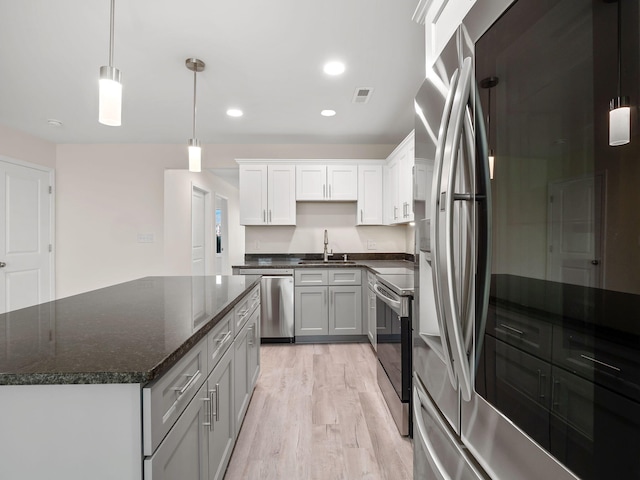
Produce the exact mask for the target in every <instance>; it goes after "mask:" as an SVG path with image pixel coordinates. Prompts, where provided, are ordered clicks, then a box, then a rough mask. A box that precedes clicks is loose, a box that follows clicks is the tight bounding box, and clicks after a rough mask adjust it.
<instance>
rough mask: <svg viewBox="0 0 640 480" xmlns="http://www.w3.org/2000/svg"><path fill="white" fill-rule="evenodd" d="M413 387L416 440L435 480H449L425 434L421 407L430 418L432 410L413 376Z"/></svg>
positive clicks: (425, 428) (425, 429)
mask: <svg viewBox="0 0 640 480" xmlns="http://www.w3.org/2000/svg"><path fill="white" fill-rule="evenodd" d="M413 385H414V386H413V405H414V407H413V408H415V416H414V418H415V425H416V427H417V429H418V439H416V440H417V441H420V442H422V443H423V444H424V446H425V448H426V450H427V454H428V457H427V461H428V462H429V463H430V464H431V466H432V467H433V472H434V473H435V474H436V475H437V477H438V478H436V479H435V480H451V477H450V476H449V475H447V472H446V470H445V468H444V466H443V465H442V462H441V461H440V458H438V455H437V453H436V451H435V448H434V446H433V444H432V443H431V439H430V437H429V435H428V434H427V427H426V425H425V424H424V420H423V418H422V407H424V408H425V409H426V410H427V411H428V412H429V414H430V415H432V416H433V414H434V410H433V408H432V407H431V405H430V402H429V400H428V399H427V398H426V395H425V394H424V393H422V392H421V391H420V389H421V387H420V385H419V383H418V379H417V378H416V377H415V374H414V378H413ZM434 418H438V417H434ZM414 448H415V447H414Z"/></svg>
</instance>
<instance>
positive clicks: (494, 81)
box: [480, 77, 500, 180]
mask: <svg viewBox="0 0 640 480" xmlns="http://www.w3.org/2000/svg"><path fill="white" fill-rule="evenodd" d="M499 82H500V79H499V78H498V77H487V78H483V79H482V80H480V87H482V88H485V89H486V90H487V92H488V96H489V99H488V106H487V136H488V137H489V138H488V139H487V142H488V143H489V159H488V160H489V178H490V179H491V180H493V166H494V164H495V162H496V154H495V152H494V151H493V148H491V145H492V143H491V89H492V88H493V87H495V86H496V85H498V83H499Z"/></svg>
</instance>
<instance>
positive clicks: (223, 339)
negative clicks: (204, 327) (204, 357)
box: [214, 331, 231, 355]
mask: <svg viewBox="0 0 640 480" xmlns="http://www.w3.org/2000/svg"><path fill="white" fill-rule="evenodd" d="M230 336H231V331H228V332H227V333H221V334H220V335H218V338H216V345H218V347H217V348H216V351H215V352H214V355H215V354H216V353H217V352H218V349H219V348H220V347H221V346H222V345H223V344H224V343H225V342H226V341H227V340H228V339H229V337H230Z"/></svg>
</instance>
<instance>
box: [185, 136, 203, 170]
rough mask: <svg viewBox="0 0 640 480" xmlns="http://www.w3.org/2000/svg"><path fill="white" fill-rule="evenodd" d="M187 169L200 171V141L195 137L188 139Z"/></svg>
mask: <svg viewBox="0 0 640 480" xmlns="http://www.w3.org/2000/svg"><path fill="white" fill-rule="evenodd" d="M188 148H189V171H190V172H201V171H202V148H201V147H200V141H199V140H198V139H197V138H190V139H189V147H188Z"/></svg>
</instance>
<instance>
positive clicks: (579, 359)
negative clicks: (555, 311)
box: [553, 326, 640, 398]
mask: <svg viewBox="0 0 640 480" xmlns="http://www.w3.org/2000/svg"><path fill="white" fill-rule="evenodd" d="M637 359H638V356H637V353H636V351H635V350H633V349H631V348H629V347H626V346H624V345H620V344H617V343H614V342H611V341H609V340H605V339H602V338H596V337H595V335H594V334H593V332H591V333H582V332H580V331H577V330H573V329H570V328H566V327H560V326H554V331H553V363H554V365H559V366H562V367H564V368H566V369H567V370H569V371H570V372H573V373H576V374H578V375H580V376H582V377H583V378H586V379H587V380H589V381H592V382H594V383H599V384H601V385H603V386H605V387H608V388H610V389H612V390H613V391H615V392H618V393H621V394H623V395H627V396H630V397H631V398H640V364H639V363H638V360H637Z"/></svg>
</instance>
